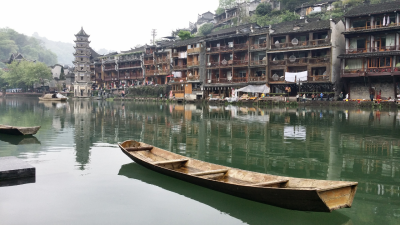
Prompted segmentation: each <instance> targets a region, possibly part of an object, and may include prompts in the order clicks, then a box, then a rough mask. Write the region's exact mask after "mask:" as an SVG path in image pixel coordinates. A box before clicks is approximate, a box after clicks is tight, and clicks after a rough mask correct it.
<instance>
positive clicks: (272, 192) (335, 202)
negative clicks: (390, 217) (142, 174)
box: [119, 140, 358, 212]
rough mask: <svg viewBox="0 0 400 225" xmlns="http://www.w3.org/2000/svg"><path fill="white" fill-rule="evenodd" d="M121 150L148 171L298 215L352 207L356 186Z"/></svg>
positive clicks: (144, 148)
mask: <svg viewBox="0 0 400 225" xmlns="http://www.w3.org/2000/svg"><path fill="white" fill-rule="evenodd" d="M119 147H120V148H121V150H122V151H123V152H124V153H125V154H126V155H127V156H128V157H130V158H131V159H133V160H134V161H135V162H136V163H138V164H140V165H142V166H145V167H147V168H149V169H151V170H154V171H157V172H160V173H163V174H165V175H168V176H171V177H175V178H178V179H181V180H184V181H187V182H191V183H194V184H197V185H201V186H203V187H207V188H210V189H213V190H216V191H220V192H224V193H227V194H231V195H234V196H238V197H242V198H245V199H249V200H253V201H257V202H261V203H265V204H269V205H274V206H278V207H282V208H287V209H294V210H301V211H317V212H331V211H333V210H336V209H340V208H349V207H351V205H352V202H353V199H354V195H355V193H356V189H357V185H358V183H357V182H347V181H329V180H313V179H302V178H292V177H283V176H274V175H269V174H262V173H256V172H250V171H245V170H240V169H235V168H230V167H226V166H221V165H216V164H212V163H207V162H203V161H200V160H196V159H192V158H189V157H184V156H181V155H178V154H175V153H172V152H169V151H166V150H163V149H160V148H157V147H154V146H151V145H148V144H145V143H142V142H137V141H132V140H128V141H124V142H123V143H121V144H119Z"/></svg>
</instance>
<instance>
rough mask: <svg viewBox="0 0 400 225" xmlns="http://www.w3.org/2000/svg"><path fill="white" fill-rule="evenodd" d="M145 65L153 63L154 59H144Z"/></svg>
mask: <svg viewBox="0 0 400 225" xmlns="http://www.w3.org/2000/svg"><path fill="white" fill-rule="evenodd" d="M143 63H144V65H153V64H154V61H153V60H144V62H143Z"/></svg>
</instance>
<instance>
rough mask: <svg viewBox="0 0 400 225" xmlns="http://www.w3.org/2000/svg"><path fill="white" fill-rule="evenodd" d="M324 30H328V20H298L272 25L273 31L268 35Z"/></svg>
mask: <svg viewBox="0 0 400 225" xmlns="http://www.w3.org/2000/svg"><path fill="white" fill-rule="evenodd" d="M306 20H307V21H308V22H307V23H306V22H305V21H306ZM326 29H330V21H329V20H317V19H298V20H294V21H289V22H283V23H278V24H274V25H272V26H271V30H273V32H270V34H271V35H277V34H287V33H299V32H307V31H313V30H326Z"/></svg>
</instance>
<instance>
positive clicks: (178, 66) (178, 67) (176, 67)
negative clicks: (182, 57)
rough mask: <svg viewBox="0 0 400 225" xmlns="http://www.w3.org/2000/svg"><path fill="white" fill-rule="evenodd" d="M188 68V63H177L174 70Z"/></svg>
mask: <svg viewBox="0 0 400 225" xmlns="http://www.w3.org/2000/svg"><path fill="white" fill-rule="evenodd" d="M186 68H187V66H186V65H175V66H174V70H184V69H186Z"/></svg>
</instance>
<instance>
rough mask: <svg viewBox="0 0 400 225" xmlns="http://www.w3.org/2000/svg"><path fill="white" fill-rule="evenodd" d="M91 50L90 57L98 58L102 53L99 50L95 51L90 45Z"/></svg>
mask: <svg viewBox="0 0 400 225" xmlns="http://www.w3.org/2000/svg"><path fill="white" fill-rule="evenodd" d="M89 50H90V58H91V59H92V60H93V59H97V57H99V56H100V54H98V53H97V52H95V51H94V50H93V49H92V48H90V47H89Z"/></svg>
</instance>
